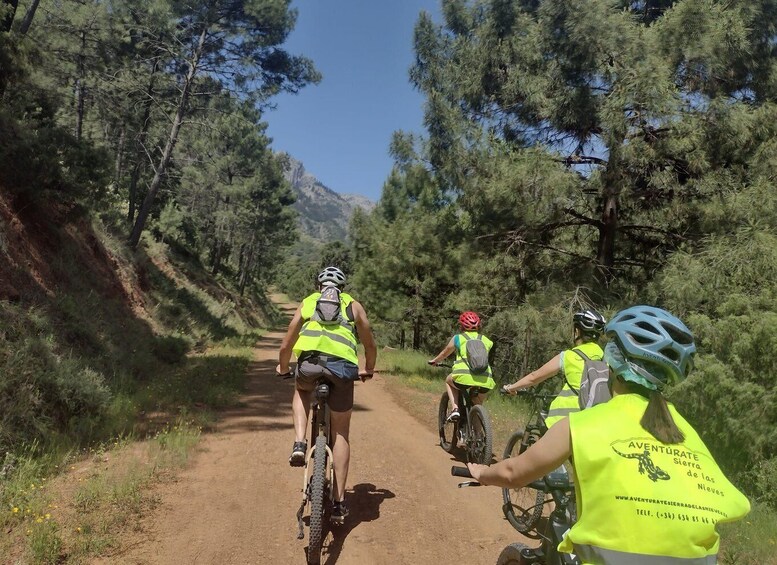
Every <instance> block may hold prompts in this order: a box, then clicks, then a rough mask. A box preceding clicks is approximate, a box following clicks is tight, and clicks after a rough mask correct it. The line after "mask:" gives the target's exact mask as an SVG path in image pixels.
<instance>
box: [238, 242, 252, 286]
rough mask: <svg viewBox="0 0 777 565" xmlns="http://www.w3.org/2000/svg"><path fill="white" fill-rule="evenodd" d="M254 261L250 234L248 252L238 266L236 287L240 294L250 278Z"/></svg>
mask: <svg viewBox="0 0 777 565" xmlns="http://www.w3.org/2000/svg"><path fill="white" fill-rule="evenodd" d="M253 262H254V236H253V235H252V236H251V243H249V244H248V253H247V254H246V256H245V258H244V260H243V264H242V266H241V268H240V282H239V285H238V288H239V290H240V296H243V292H245V288H246V285H247V284H248V281H249V279H250V273H251V269H253Z"/></svg>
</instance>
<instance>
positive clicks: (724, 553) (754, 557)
mask: <svg viewBox="0 0 777 565" xmlns="http://www.w3.org/2000/svg"><path fill="white" fill-rule="evenodd" d="M718 530H719V531H720V535H721V544H720V548H721V549H720V562H721V563H730V564H736V565H761V564H763V565H767V564H771V565H774V564H777V511H775V510H774V509H773V508H771V507H769V506H767V505H765V504H759V503H754V504H753V507H752V509H751V510H750V514H748V515H747V516H746V517H745V519H744V520H740V521H738V522H733V523H731V524H721V525H720V526H719V527H718Z"/></svg>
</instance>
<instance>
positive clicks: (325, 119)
mask: <svg viewBox="0 0 777 565" xmlns="http://www.w3.org/2000/svg"><path fill="white" fill-rule="evenodd" d="M292 5H293V7H295V8H296V9H297V10H298V11H299V17H298V19H297V26H296V28H295V29H294V31H293V32H292V33H291V35H290V36H289V39H288V41H287V42H286V44H285V47H286V49H287V50H288V51H289V52H291V53H293V54H295V55H305V56H306V57H309V58H311V59H312V60H313V61H314V63H315V64H316V67H317V68H318V70H319V71H320V72H321V74H322V75H323V80H322V81H321V82H320V83H319V84H318V85H314V86H307V87H305V88H303V89H302V90H301V91H300V93H299V94H296V95H288V94H284V95H280V96H278V97H276V98H275V99H274V102H275V103H276V105H277V108H276V109H275V110H272V111H270V112H267V113H266V114H265V116H264V119H265V120H266V121H267V122H268V123H269V128H268V133H269V135H270V137H272V138H273V144H272V146H273V148H274V149H275V150H276V151H285V152H287V153H289V154H290V155H291V156H292V157H294V158H295V159H297V160H299V161H302V163H303V164H304V165H305V169H306V170H307V171H308V172H310V173H311V174H313V175H314V176H315V177H316V178H317V179H318V180H320V181H321V182H323V183H324V184H325V185H326V186H328V187H329V188H331V189H332V190H335V191H337V192H341V193H349V192H350V193H357V194H363V195H365V196H367V197H369V198H370V199H372V200H377V199H378V198H379V197H380V191H381V187H382V186H383V182H384V181H385V180H386V178H387V177H388V174H389V172H390V171H391V166H392V160H391V157H390V156H389V154H388V146H389V142H390V141H391V134H392V132H394V131H395V130H398V129H401V130H407V131H414V132H419V133H420V132H422V131H423V122H422V120H423V97H422V96H421V94H420V93H418V92H417V91H415V90H414V89H413V87H412V86H411V85H410V82H409V81H408V70H409V68H410V65H411V64H412V62H413V28H414V26H415V23H416V21H417V20H418V15H419V14H420V12H421V11H422V10H425V11H427V12H430V13H431V14H432V16H433V18H434V20H435V21H440V16H439V0H295V1H294V2H293V4H292Z"/></svg>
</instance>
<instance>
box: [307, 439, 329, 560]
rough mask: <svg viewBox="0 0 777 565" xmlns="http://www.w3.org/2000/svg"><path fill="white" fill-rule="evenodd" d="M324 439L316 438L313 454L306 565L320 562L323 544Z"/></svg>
mask: <svg viewBox="0 0 777 565" xmlns="http://www.w3.org/2000/svg"><path fill="white" fill-rule="evenodd" d="M326 468H327V453H326V437H324V436H322V435H320V436H318V437H316V450H315V451H314V452H313V474H312V475H311V477H310V486H309V488H310V538H309V543H308V563H320V562H321V545H322V544H323V542H324V512H325V510H326V508H325V506H324V503H325V499H326V480H327V478H326Z"/></svg>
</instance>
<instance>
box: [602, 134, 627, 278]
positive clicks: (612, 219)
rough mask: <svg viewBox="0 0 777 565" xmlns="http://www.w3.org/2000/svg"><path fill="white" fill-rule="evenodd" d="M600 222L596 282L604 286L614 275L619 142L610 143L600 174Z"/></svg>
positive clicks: (619, 173) (621, 179)
mask: <svg viewBox="0 0 777 565" xmlns="http://www.w3.org/2000/svg"><path fill="white" fill-rule="evenodd" d="M602 181H603V183H604V189H603V191H602V197H601V198H602V223H601V226H600V227H599V244H598V247H597V251H596V262H597V265H596V274H597V279H598V282H599V283H600V284H601V285H602V286H603V287H605V288H607V287H609V286H610V283H611V282H612V280H613V277H614V276H615V273H614V272H613V267H614V265H615V240H616V236H617V231H618V197H619V196H620V193H621V186H622V184H623V175H622V171H621V161H620V143H617V144H612V146H611V147H610V151H609V158H608V160H607V168H606V169H605V171H604V174H603V175H602Z"/></svg>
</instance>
